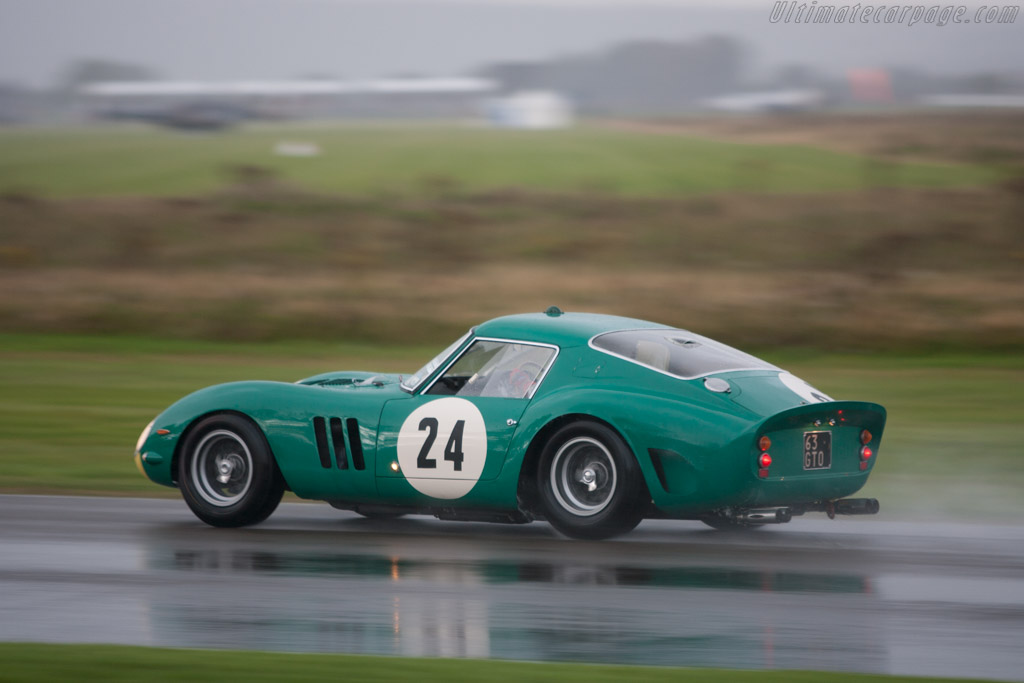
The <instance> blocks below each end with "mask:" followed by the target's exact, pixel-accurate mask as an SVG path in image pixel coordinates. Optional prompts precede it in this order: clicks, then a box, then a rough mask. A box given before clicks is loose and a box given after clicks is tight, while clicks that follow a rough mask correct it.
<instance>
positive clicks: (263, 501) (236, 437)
mask: <svg viewBox="0 0 1024 683" xmlns="http://www.w3.org/2000/svg"><path fill="white" fill-rule="evenodd" d="M178 485H179V486H180V487H181V495H182V497H183V498H184V499H185V503H187V504H188V506H189V508H191V510H192V512H193V513H195V515H196V517H198V518H199V519H201V520H203V521H204V522H206V523H207V524H210V525H212V526H218V527H239V526H247V525H250V524H257V523H259V522H262V521H263V520H264V519H266V518H267V517H269V516H270V514H271V513H272V512H273V511H274V510H275V509H276V508H277V506H278V504H279V503H280V502H281V497H282V496H283V495H284V479H283V477H282V476H281V473H280V472H279V471H278V469H277V464H276V463H275V462H274V457H273V455H272V454H271V452H270V447H269V446H268V445H267V440H266V439H265V438H264V436H263V432H261V431H260V430H259V428H258V427H256V426H255V425H254V424H252V423H251V422H250V421H249V420H247V419H245V418H243V417H241V416H239V415H233V414H221V415H211V416H210V417H207V418H205V419H203V420H201V421H200V422H199V423H198V424H197V425H195V427H194V428H193V429H192V430H191V431H190V432H189V433H188V436H187V437H186V438H185V443H184V444H182V449H181V458H180V459H179V460H178Z"/></svg>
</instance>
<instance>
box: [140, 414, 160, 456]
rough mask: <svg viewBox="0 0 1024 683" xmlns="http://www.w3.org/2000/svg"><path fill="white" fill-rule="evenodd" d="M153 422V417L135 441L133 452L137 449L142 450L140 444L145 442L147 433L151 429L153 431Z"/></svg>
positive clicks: (147, 436)
mask: <svg viewBox="0 0 1024 683" xmlns="http://www.w3.org/2000/svg"><path fill="white" fill-rule="evenodd" d="M154 422H156V420H155V419H153V420H150V421H149V424H148V425H146V428H145V429H143V430H142V434H140V435H139V440H138V441H137V442H136V443H135V452H136V453H138V452H139V451H141V450H142V444H144V443H146V439H148V438H149V433H150V432H151V431H153V423H154Z"/></svg>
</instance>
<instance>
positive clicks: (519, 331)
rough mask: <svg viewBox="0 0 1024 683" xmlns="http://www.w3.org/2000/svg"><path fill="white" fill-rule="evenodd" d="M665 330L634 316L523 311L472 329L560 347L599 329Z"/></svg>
mask: <svg viewBox="0 0 1024 683" xmlns="http://www.w3.org/2000/svg"><path fill="white" fill-rule="evenodd" d="M636 329H669V327H668V326H667V325H661V324H658V323H652V322H649V321H647V320H637V319H636V318H623V317H620V316H616V315H601V314H598V313H561V312H559V313H523V314H520V315H508V316H505V317H502V318H495V319H494V320H488V321H487V322H485V323H483V324H481V325H480V326H478V327H477V329H476V336H477V337H497V338H501V339H521V340H523V341H535V342H547V343H549V344H557V345H558V346H561V347H569V346H579V345H583V344H586V343H587V341H589V340H590V338H591V337H593V336H594V335H597V334H601V333H603V332H613V331H615V330H636Z"/></svg>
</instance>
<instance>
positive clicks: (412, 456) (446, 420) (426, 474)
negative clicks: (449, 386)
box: [398, 397, 487, 499]
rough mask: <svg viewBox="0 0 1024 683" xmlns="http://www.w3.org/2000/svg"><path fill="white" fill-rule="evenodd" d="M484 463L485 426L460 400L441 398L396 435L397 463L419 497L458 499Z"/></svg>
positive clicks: (416, 413) (416, 412) (475, 411)
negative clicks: (421, 495) (420, 494)
mask: <svg viewBox="0 0 1024 683" xmlns="http://www.w3.org/2000/svg"><path fill="white" fill-rule="evenodd" d="M486 460H487V427H486V426H485V425H484V417H483V415H481V414H480V411H479V410H478V409H477V407H476V406H475V405H473V404H472V403H470V402H469V401H467V400H466V399H464V398H454V397H449V398H439V399H437V400H434V401H430V402H429V403H424V404H423V405H421V406H420V407H419V408H417V409H416V410H414V411H412V413H411V414H410V415H409V417H407V418H405V422H403V423H402V429H401V430H400V431H399V432H398V464H399V466H400V467H401V468H402V473H403V474H404V475H405V478H406V479H408V480H409V483H410V484H412V486H413V488H415V489H416V490H417V491H419V492H420V493H423V494H426V495H428V496H431V497H432V498H447V499H451V498H461V497H462V496H464V495H466V494H467V493H469V492H470V490H471V489H472V488H473V486H474V485H475V484H476V482H477V481H478V480H479V479H480V475H481V474H482V473H483V471H484V462H485V461H486Z"/></svg>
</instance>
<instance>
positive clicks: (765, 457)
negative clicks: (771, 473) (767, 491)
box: [757, 436, 772, 479]
mask: <svg viewBox="0 0 1024 683" xmlns="http://www.w3.org/2000/svg"><path fill="white" fill-rule="evenodd" d="M757 447H758V448H759V449H760V450H761V454H760V455H758V456H757V467H758V469H757V476H759V477H761V478H762V479H767V478H768V468H769V467H771V464H772V456H770V455H769V454H768V453H767V451H768V449H769V448H771V447H772V440H771V439H769V438H768V437H767V436H762V437H761V438H760V439H758V440H757Z"/></svg>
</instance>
